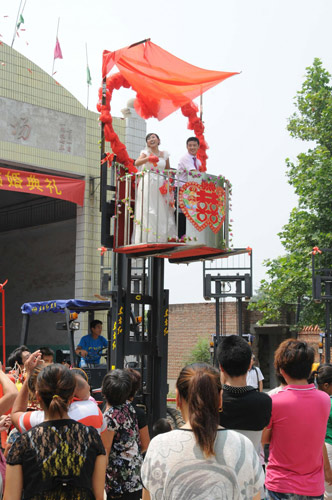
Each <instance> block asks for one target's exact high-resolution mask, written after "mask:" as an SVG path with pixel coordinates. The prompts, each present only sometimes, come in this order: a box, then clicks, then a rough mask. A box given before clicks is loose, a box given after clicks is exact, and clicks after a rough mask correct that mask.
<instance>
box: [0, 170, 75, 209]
mask: <svg viewBox="0 0 332 500" xmlns="http://www.w3.org/2000/svg"><path fill="white" fill-rule="evenodd" d="M84 188H85V181H83V180H81V179H71V178H69V177H58V176H56V175H51V174H47V175H45V174H38V173H36V172H24V171H23V170H13V169H12V168H3V167H0V189H3V190H5V191H14V192H16V193H31V194H37V195H40V196H49V197H50V198H59V199H60V200H66V201H71V202H72V203H76V204H77V205H80V206H81V207H83V204H84Z"/></svg>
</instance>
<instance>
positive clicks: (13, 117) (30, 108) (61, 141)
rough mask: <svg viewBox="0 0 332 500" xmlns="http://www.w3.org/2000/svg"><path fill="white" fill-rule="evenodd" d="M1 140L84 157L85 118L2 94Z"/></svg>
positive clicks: (0, 110)
mask: <svg viewBox="0 0 332 500" xmlns="http://www.w3.org/2000/svg"><path fill="white" fill-rule="evenodd" d="M0 138H1V139H0V140H1V141H3V142H11V143H14V144H16V145H21V146H28V147H33V148H38V149H42V150H47V151H53V152H55V153H61V154H64V155H71V156H78V157H82V158H84V157H85V153H86V119H85V118H84V117H82V116H75V115H71V114H70V113H62V112H60V111H55V110H53V109H48V108H44V107H42V106H35V105H33V104H29V103H26V102H20V101H16V100H14V99H7V98H5V97H0Z"/></svg>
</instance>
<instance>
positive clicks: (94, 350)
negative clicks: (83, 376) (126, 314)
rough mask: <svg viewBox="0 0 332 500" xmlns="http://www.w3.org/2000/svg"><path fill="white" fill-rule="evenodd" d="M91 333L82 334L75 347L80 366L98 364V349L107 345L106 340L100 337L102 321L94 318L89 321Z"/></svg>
mask: <svg viewBox="0 0 332 500" xmlns="http://www.w3.org/2000/svg"><path fill="white" fill-rule="evenodd" d="M90 330H91V333H89V335H84V337H82V338H81V340H80V342H79V344H78V346H77V347H76V350H75V352H76V354H77V355H78V356H81V362H80V366H87V365H99V363H100V355H99V354H98V353H99V351H100V349H102V348H103V347H107V340H106V339H105V337H102V335H101V332H102V330H103V323H102V321H100V320H99V319H94V320H93V321H91V323H90Z"/></svg>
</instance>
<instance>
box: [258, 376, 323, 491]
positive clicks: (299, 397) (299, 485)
mask: <svg viewBox="0 0 332 500" xmlns="http://www.w3.org/2000/svg"><path fill="white" fill-rule="evenodd" d="M271 397H272V416H271V420H270V423H269V425H268V427H267V428H268V429H272V435H271V442H270V455H269V463H268V466H267V472H266V481H265V486H266V487H267V489H268V490H270V491H275V492H278V493H293V494H297V495H308V496H319V495H322V494H323V493H324V490H325V488H324V468H323V445H324V438H325V433H326V424H327V419H328V417H329V413H330V408H331V401H330V398H329V396H328V395H327V394H326V393H325V392H322V391H318V390H317V389H316V388H315V386H314V384H309V385H287V386H286V387H285V388H284V389H283V390H282V391H280V392H278V393H277V394H273V395H272V396H271Z"/></svg>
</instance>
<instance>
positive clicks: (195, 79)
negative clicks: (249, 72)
mask: <svg viewBox="0 0 332 500" xmlns="http://www.w3.org/2000/svg"><path fill="white" fill-rule="evenodd" d="M113 66H117V68H118V70H119V71H120V73H121V74H122V75H123V76H124V77H125V78H126V80H127V81H128V82H129V83H130V85H131V87H132V88H133V90H135V91H136V93H137V98H136V100H135V109H136V111H137V112H138V114H139V115H140V116H142V118H150V117H151V116H154V117H155V118H158V120H162V119H163V118H165V117H166V116H168V115H170V114H171V113H173V112H174V111H176V110H177V109H178V108H180V107H181V106H183V105H185V104H187V103H188V102H191V101H192V100H193V99H195V97H198V96H199V95H201V94H203V92H205V91H206V90H208V89H210V88H212V87H214V86H215V85H217V84H218V83H220V82H222V81H223V80H225V79H226V78H229V77H230V76H233V75H237V74H238V73H227V72H224V71H210V70H207V69H202V68H198V67H197V66H193V65H192V64H189V63H187V62H185V61H182V60H181V59H179V58H177V57H175V56H173V55H172V54H170V53H169V52H167V51H166V50H164V49H162V48H161V47H158V45H155V44H154V43H152V42H150V41H147V42H145V43H141V44H139V45H134V46H131V47H125V48H123V49H120V50H116V51H115V52H109V51H106V50H105V51H104V52H103V78H104V77H106V76H107V75H108V73H109V72H110V71H111V69H112V68H113Z"/></svg>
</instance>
